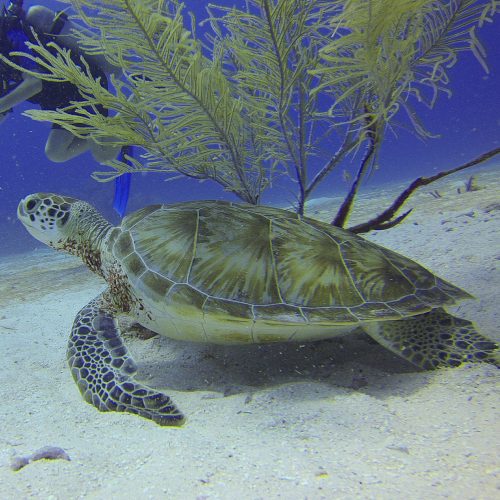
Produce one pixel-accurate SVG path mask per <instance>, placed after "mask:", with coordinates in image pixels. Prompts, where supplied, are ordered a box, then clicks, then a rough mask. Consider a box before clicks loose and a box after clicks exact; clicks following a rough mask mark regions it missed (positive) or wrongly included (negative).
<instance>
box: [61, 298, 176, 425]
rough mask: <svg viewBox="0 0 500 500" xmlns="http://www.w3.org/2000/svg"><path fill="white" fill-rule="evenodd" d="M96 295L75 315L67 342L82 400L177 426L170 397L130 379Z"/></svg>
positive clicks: (128, 363)
mask: <svg viewBox="0 0 500 500" xmlns="http://www.w3.org/2000/svg"><path fill="white" fill-rule="evenodd" d="M106 303H107V300H106V298H105V297H102V296H99V297H96V298H95V299H93V300H92V301H90V302H89V303H88V304H87V305H86V306H85V307H84V308H83V309H81V310H80V312H79V313H78V314H77V316H76V318H75V321H74V323H73V329H72V330H71V336H70V339H69V342H68V351H67V356H68V364H69V367H70V369H71V374H72V375H73V378H74V379H75V382H76V383H77V385H78V388H79V389H80V392H81V393H82V395H83V397H84V399H85V401H87V403H90V404H93V405H94V406H95V407H96V408H98V409H99V410H101V411H108V410H115V411H127V412H130V413H135V414H137V415H140V416H142V417H146V418H149V419H151V420H153V421H154V422H156V423H157V424H160V425H173V424H178V425H180V424H181V423H182V421H183V416H182V414H181V413H180V412H179V410H178V409H177V408H176V407H175V405H174V404H173V403H172V400H171V399H170V398H169V397H168V396H166V395H165V394H162V393H161V392H157V391H155V390H153V389H149V388H147V387H145V386H143V385H142V384H138V383H137V382H135V381H134V379H133V375H134V374H135V372H136V371H137V367H136V364H135V362H134V360H133V359H132V358H131V357H130V356H129V355H128V352H127V348H126V347H125V345H124V344H123V342H122V339H121V337H120V333H119V331H118V328H117V326H116V323H115V320H114V318H113V317H112V316H111V315H110V314H109V313H108V312H107V310H105V309H103V305H105V304H106Z"/></svg>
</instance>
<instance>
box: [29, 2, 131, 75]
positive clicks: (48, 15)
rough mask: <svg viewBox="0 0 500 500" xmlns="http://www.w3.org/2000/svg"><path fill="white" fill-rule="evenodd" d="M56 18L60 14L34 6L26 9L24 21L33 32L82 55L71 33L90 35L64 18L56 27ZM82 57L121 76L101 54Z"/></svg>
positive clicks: (76, 39) (81, 27)
mask: <svg viewBox="0 0 500 500" xmlns="http://www.w3.org/2000/svg"><path fill="white" fill-rule="evenodd" d="M57 16H60V13H56V12H54V11H53V10H52V9H49V8H48V7H44V6H43V5H34V6H33V7H30V8H29V9H28V12H27V14H26V20H27V21H28V23H29V24H30V25H31V26H33V28H34V29H35V31H37V32H39V33H45V34H49V35H52V36H54V37H55V38H56V39H57V41H60V43H61V45H62V46H64V47H66V48H68V49H71V50H73V51H75V52H78V53H82V49H81V46H80V44H79V40H78V37H75V36H74V34H73V33H72V31H73V30H78V31H81V32H83V33H86V32H87V33H89V34H91V32H90V31H89V30H87V29H86V28H84V27H83V26H80V25H77V24H75V23H73V22H72V21H70V20H69V19H67V18H66V16H64V17H63V18H60V21H62V22H61V24H60V26H59V27H58V26H57V24H56V21H57V19H58V17H57ZM84 55H85V59H86V60H87V61H88V62H89V63H91V64H94V65H96V66H99V67H100V68H101V69H102V70H103V71H104V72H105V73H108V74H111V73H113V74H115V75H116V76H119V75H120V74H121V71H122V70H121V68H119V67H117V66H113V65H112V64H111V63H110V62H109V61H107V60H106V58H105V57H104V56H103V55H102V54H92V55H89V54H84Z"/></svg>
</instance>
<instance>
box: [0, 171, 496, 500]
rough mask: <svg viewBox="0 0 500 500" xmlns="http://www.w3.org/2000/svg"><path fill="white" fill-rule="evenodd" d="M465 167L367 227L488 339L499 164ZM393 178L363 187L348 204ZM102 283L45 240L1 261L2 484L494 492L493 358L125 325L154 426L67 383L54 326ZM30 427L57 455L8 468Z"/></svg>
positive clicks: (373, 201) (26, 444)
mask: <svg viewBox="0 0 500 500" xmlns="http://www.w3.org/2000/svg"><path fill="white" fill-rule="evenodd" d="M476 172H477V181H478V185H479V186H480V187H481V189H480V190H479V191H476V192H467V193H462V194H458V193H457V191H456V188H457V183H458V184H460V182H461V180H463V179H466V178H467V177H468V175H470V174H468V173H464V174H462V175H458V176H455V177H453V178H451V180H449V181H448V180H444V181H443V182H441V183H439V184H438V183H436V184H435V185H431V186H429V187H428V188H424V189H421V190H420V192H419V193H418V194H417V195H416V196H414V198H413V199H412V201H411V203H410V204H411V205H413V206H415V207H416V208H415V210H414V211H413V213H412V214H411V216H410V217H409V218H408V219H407V220H406V221H405V222H404V223H403V224H401V225H399V226H397V227H395V228H394V229H392V230H389V231H382V232H379V233H376V234H373V233H372V234H370V235H369V236H368V237H369V238H370V239H371V240H373V241H375V242H377V243H380V244H383V245H385V246H387V247H389V248H392V249H393V250H396V251H398V252H401V253H403V254H405V255H407V256H409V257H412V258H414V259H416V260H418V261H419V262H420V263H422V264H423V265H425V266H426V267H428V268H429V269H431V270H433V271H435V272H436V273H438V274H439V275H441V276H442V277H443V278H445V279H447V280H450V281H451V282H453V283H455V284H457V285H459V286H461V287H463V288H465V289H466V290H468V291H469V292H471V293H473V294H474V295H475V296H476V297H477V300H470V301H467V302H464V303H462V304H461V305H460V306H458V307H456V308H455V309H454V311H455V312H456V313H457V314H458V315H460V316H463V317H464V318H468V319H472V320H474V321H476V322H477V325H478V326H479V328H480V330H481V332H482V333H483V334H484V335H486V336H489V337H492V338H496V339H499V338H500V327H499V325H500V300H499V291H500V272H499V271H498V266H499V264H500V180H499V179H498V166H497V167H495V166H493V167H490V168H488V169H482V170H479V171H476ZM470 173H472V171H471V172H470ZM401 187H402V186H399V188H398V187H397V186H391V188H389V187H387V188H385V189H384V190H381V189H379V190H377V191H374V192H370V193H369V194H368V195H363V197H362V202H363V204H364V210H365V212H367V213H370V212H371V213H374V212H376V210H377V208H380V207H385V206H386V205H387V203H388V201H389V200H390V199H392V197H393V196H394V194H395V193H398V192H399V191H400V188H401ZM434 189H438V190H439V192H440V194H441V196H442V197H441V198H434V197H433V196H431V195H430V194H429V192H430V191H431V190H434ZM335 203H338V200H335V199H325V198H322V199H319V200H315V201H314V202H313V203H312V204H311V206H310V209H309V215H311V216H315V217H318V218H323V219H325V220H328V217H329V215H331V214H333V210H334V206H335ZM363 218H364V217H363V216H361V215H360V214H359V213H358V214H355V218H354V220H353V222H356V219H358V220H361V219H363ZM102 288H103V284H102V283H101V282H100V280H99V279H98V278H96V277H94V276H93V275H91V273H90V272H89V271H87V270H86V269H85V268H84V267H83V266H81V265H79V263H78V261H76V260H74V259H73V258H70V257H66V256H64V255H62V254H58V253H55V252H52V251H50V250H38V251H34V252H31V253H26V254H22V255H13V256H12V257H7V258H5V259H2V261H1V263H0V302H1V304H2V306H1V310H0V349H1V363H0V401H1V407H0V408H1V409H0V411H1V413H0V415H1V431H0V498H1V499H21V498H43V499H73V498H75V499H76V498H97V499H101V498H102V499H104V498H106V499H113V498H120V499H135V498H141V499H148V498H152V499H157V498H160V499H163V498H165V499H219V498H221V499H235V498H241V499H243V498H249V499H268V498H284V499H321V498H325V499H332V498H346V499H351V498H383V499H385V498H389V499H390V498H394V499H396V498H397V499H400V498H406V499H408V498H410V499H413V498H415V499H420V498H457V499H458V498H460V499H473V498H474V499H493V498H500V491H499V488H500V477H499V476H500V460H499V436H500V418H499V412H498V404H499V397H498V392H499V384H498V382H499V372H498V370H497V369H496V368H494V367H493V366H490V365H466V366H462V367H460V368H457V369H443V370H439V371H436V372H423V371H418V370H416V369H414V368H413V367H412V366H411V365H409V364H408V363H406V362H405V361H403V360H401V359H398V358H397V357H396V356H394V355H392V354H391V353H390V352H388V351H386V350H385V349H384V348H382V347H380V346H378V345H376V344H373V343H372V342H371V341H370V340H369V339H368V337H367V336H365V335H364V334H362V333H359V334H353V335H350V336H348V337H344V338H342V339H335V340H332V341H325V342H321V343H316V344H308V345H291V344H290V345H272V346H271V345H267V346H250V347H224V346H207V345H194V344H185V343H180V342H174V341H172V340H169V339H167V338H159V337H155V338H151V339H149V340H144V339H142V338H140V337H138V336H137V334H136V335H134V334H133V333H129V334H127V336H126V341H127V344H128V346H129V348H130V350H131V351H132V354H133V355H134V357H135V359H136V361H137V362H138V363H139V367H140V375H141V378H142V379H143V380H145V381H146V382H147V383H148V384H149V385H151V386H154V387H156V388H163V389H164V390H165V392H166V393H168V394H169V395H171V396H172V397H173V399H174V401H175V402H176V403H177V404H178V406H179V407H180V408H181V409H182V410H183V411H184V412H185V413H186V415H187V416H188V420H187V423H186V424H185V425H184V426H183V427H182V428H177V429H176V428H168V427H167V428H162V427H159V426H157V425H155V424H154V423H152V422H150V421H147V420H144V419H141V418H139V417H136V416H133V415H129V414H123V413H100V412H98V411H97V410H96V409H94V408H93V407H92V406H90V405H88V404H86V403H85V402H84V401H83V400H82V398H81V396H80V394H79V392H78V390H77V388H76V386H75V384H74V383H73V380H72V378H71V375H70V372H69V370H68V368H67V366H66V354H65V351H66V342H67V338H68V335H69V330H70V328H71V324H72V321H73V318H74V316H75V314H76V313H77V311H78V310H79V309H80V308H81V307H82V306H83V305H84V304H86V303H87V301H88V300H89V299H90V298H92V297H93V296H95V295H96V294H97V293H98V292H99V291H100V290H101V289H102ZM46 445H53V446H59V447H61V448H63V449H64V450H66V452H67V453H68V454H69V456H70V457H71V461H63V460H50V461H49V460H40V461H36V462H32V463H30V464H29V465H27V466H26V467H24V468H23V469H21V470H20V471H18V472H14V471H12V470H11V468H10V462H11V459H12V457H14V456H19V455H28V454H30V453H33V452H34V451H35V450H37V449H38V448H40V447H42V446H46Z"/></svg>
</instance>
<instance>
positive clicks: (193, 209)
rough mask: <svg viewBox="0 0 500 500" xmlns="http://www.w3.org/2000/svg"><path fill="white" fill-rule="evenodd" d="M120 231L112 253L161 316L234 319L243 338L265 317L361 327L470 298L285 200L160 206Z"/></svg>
mask: <svg viewBox="0 0 500 500" xmlns="http://www.w3.org/2000/svg"><path fill="white" fill-rule="evenodd" d="M119 230H120V231H119V233H118V234H117V235H116V236H115V237H114V238H113V243H112V249H111V251H112V254H113V256H114V258H115V259H116V261H117V262H119V263H120V265H121V266H122V269H123V272H124V273H125V274H126V279H127V280H128V282H129V283H130V285H131V287H132V289H133V290H134V292H135V293H136V295H137V296H138V297H141V298H142V300H144V301H146V302H147V304H148V307H150V309H152V310H153V312H152V313H151V315H152V316H154V319H155V320H157V319H158V318H159V317H161V316H164V317H165V318H167V317H170V318H172V317H174V316H175V317H177V318H178V319H181V320H182V321H188V320H189V321H195V322H198V323H201V324H203V329H204V335H207V332H206V330H207V325H209V324H210V321H212V322H215V323H217V322H225V324H226V325H229V327H228V328H229V329H228V331H229V330H230V329H232V332H233V333H232V334H231V335H233V334H234V336H235V339H236V337H237V336H238V335H240V334H241V331H242V330H243V329H244V328H243V325H247V326H248V325H249V324H250V323H252V324H253V323H256V322H257V323H258V322H264V323H266V324H267V325H273V324H274V325H283V326H290V325H291V324H293V325H316V326H318V325H320V326H321V325H323V326H329V327H332V326H333V327H335V326H336V327H342V326H350V328H351V329H352V326H353V325H356V324H359V323H360V322H367V321H382V320H394V319H401V318H403V317H408V316H413V315H417V314H421V313H424V312H427V311H429V310H431V309H433V308H436V307H440V306H442V305H445V304H452V303H454V302H455V301H456V300H459V299H463V298H468V297H469V295H468V294H466V293H465V292H464V291H462V290H460V289H459V288H457V287H455V286H453V285H451V284H450V283H447V282H445V281H444V280H441V279H439V278H438V277H436V276H434V275H433V274H432V273H431V272H429V271H428V270H426V269H425V268H423V267H422V266H420V265H419V264H417V263H415V262H413V261H412V260H410V259H408V258H405V257H403V256H401V255H399V254H397V253H395V252H393V251H390V250H387V249H385V248H383V247H381V246H379V245H376V244H374V243H371V242H369V241H367V240H365V239H363V238H361V237H360V236H357V235H355V234H353V233H350V232H349V231H346V230H343V229H339V228H336V227H333V226H331V225H328V224H325V223H322V222H319V221H316V220H313V219H310V218H306V217H301V216H299V215H297V214H295V213H292V212H289V211H286V210H281V209H277V208H271V207H262V206H254V205H246V204H236V203H228V202H221V201H203V202H199V201H195V202H188V203H180V204H173V205H156V206H150V207H146V208H144V209H142V210H139V211H137V212H135V213H133V214H131V215H129V216H127V217H126V218H125V219H124V220H123V222H122V225H121V228H119ZM231 323H232V326H231ZM162 328H163V329H165V328H167V327H166V326H165V327H160V329H162ZM177 328H178V321H177ZM245 328H246V327H245ZM156 330H157V331H158V328H157V329H156ZM311 331H312V330H311ZM160 333H161V332H160ZM268 334H269V335H271V333H270V331H269V330H266V331H265V332H264V333H263V337H262V338H261V339H257V341H264V340H265V338H264V337H265V336H266V335H268ZM247 335H248V333H244V334H243V337H245V336H247ZM183 336H184V334H183V333H179V334H178V335H177V337H180V338H182V337H183ZM323 336H325V335H324V334H323ZM235 339H233V340H235ZM225 340H227V339H224V338H223V339H222V341H225ZM236 340H237V339H236ZM253 340H254V341H256V340H255V338H254V339H253Z"/></svg>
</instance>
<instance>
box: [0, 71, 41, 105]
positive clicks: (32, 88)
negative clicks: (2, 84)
mask: <svg viewBox="0 0 500 500" xmlns="http://www.w3.org/2000/svg"><path fill="white" fill-rule="evenodd" d="M22 76H23V81H22V82H21V83H20V84H19V85H18V86H17V87H16V88H15V89H14V90H11V91H10V92H9V93H8V94H7V95H5V96H3V97H2V98H0V113H5V112H7V111H9V109H11V108H13V107H14V106H16V105H17V104H21V103H22V102H24V101H26V100H27V99H29V98H30V97H33V96H34V95H36V94H38V93H39V92H40V91H41V90H42V85H43V84H42V81H41V80H39V79H38V78H36V77H35V76H32V75H28V74H27V73H23V75H22Z"/></svg>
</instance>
